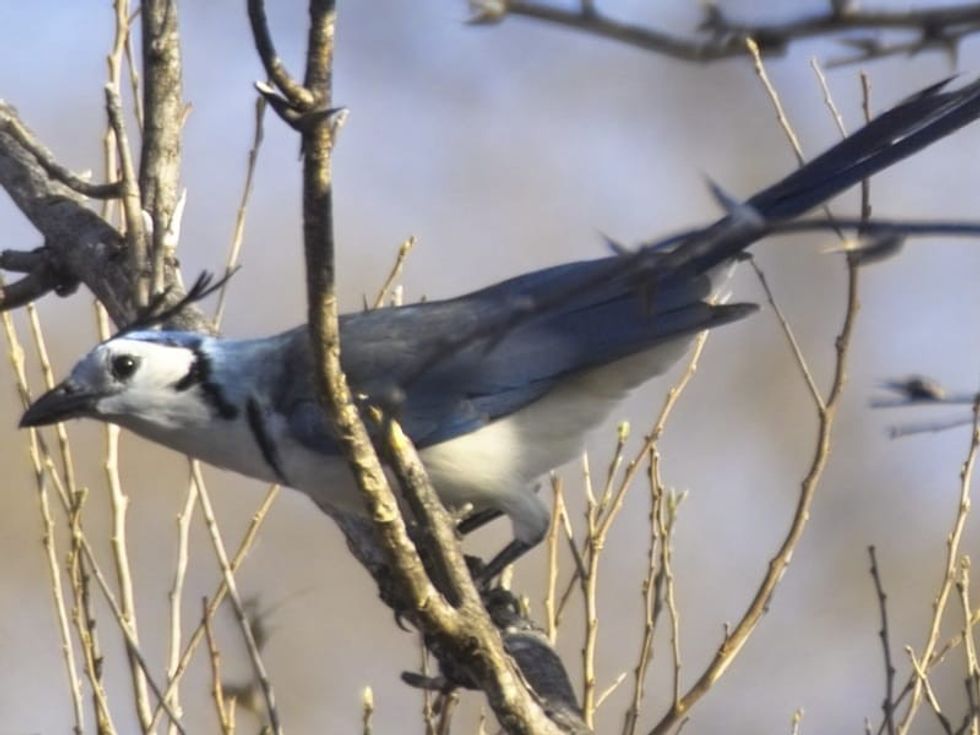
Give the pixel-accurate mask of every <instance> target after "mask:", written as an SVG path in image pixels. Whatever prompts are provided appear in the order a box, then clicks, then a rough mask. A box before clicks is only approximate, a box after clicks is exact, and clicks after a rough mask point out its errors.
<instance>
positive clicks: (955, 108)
mask: <svg viewBox="0 0 980 735" xmlns="http://www.w3.org/2000/svg"><path fill="white" fill-rule="evenodd" d="M948 83H949V80H948V79H947V80H945V81H943V82H940V83H939V84H934V85H933V86H931V87H928V88H927V89H924V90H922V91H921V92H919V93H918V94H915V95H913V96H912V97H910V98H908V99H906V100H905V101H904V102H901V103H899V104H898V105H896V106H895V107H893V108H891V109H890V110H887V111H886V112H884V113H882V114H881V115H879V116H878V117H876V118H875V119H874V120H872V121H871V122H869V123H868V124H867V125H865V126H864V127H863V128H861V129H860V130H858V131H857V132H855V133H854V134H853V135H850V136H848V137H847V138H845V139H844V140H842V141H841V142H840V143H838V144H837V145H835V146H833V147H832V148H830V149H829V150H827V151H825V152H824V153H822V154H821V155H819V156H817V157H816V158H814V159H813V160H812V161H810V162H808V163H806V164H804V165H803V166H801V167H800V168H799V169H798V170H797V171H795V172H793V173H792V174H790V175H789V176H787V177H785V178H784V179H782V180H781V181H779V182H777V183H776V184H774V185H773V186H770V187H769V188H767V189H764V190H763V191H761V192H759V193H758V194H756V195H755V196H753V197H752V198H751V199H749V200H748V202H747V203H748V204H749V205H750V206H752V207H753V208H755V209H756V210H757V211H758V212H759V213H760V214H761V215H762V216H763V217H765V218H766V219H768V220H783V219H789V218H791V217H797V216H799V215H801V214H803V213H805V212H807V211H808V210H810V209H812V208H814V207H816V206H818V205H820V204H822V203H823V202H825V201H827V200H828V199H830V198H831V197H833V196H835V195H837V194H839V193H841V192H843V191H844V190H846V189H848V188H850V187H851V186H854V185H855V184H857V183H858V182H860V181H861V180H862V179H865V178H867V177H869V176H872V175H873V174H876V173H878V172H879V171H882V170H884V169H886V168H888V167H889V166H891V165H892V164H893V163H897V162H898V161H901V160H902V159H903V158H907V157H908V156H911V155H912V154H913V153H916V152H917V151H920V150H922V149H923V148H925V147H926V146H928V145H931V144H932V143H934V142H936V141H937V140H940V139H941V138H944V137H946V136H947V135H949V134H950V133H952V132H954V131H956V130H959V129H960V128H961V127H963V126H964V125H967V124H969V123H970V122H972V121H973V120H975V119H976V118H977V117H978V116H980V79H978V80H976V81H974V82H972V83H971V84H968V85H966V86H965V87H962V88H960V89H956V90H953V91H950V92H943V91H942V90H943V89H944V88H945V87H946V86H947V85H948Z"/></svg>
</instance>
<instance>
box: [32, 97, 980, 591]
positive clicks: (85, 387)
mask: <svg viewBox="0 0 980 735" xmlns="http://www.w3.org/2000/svg"><path fill="white" fill-rule="evenodd" d="M978 115H980V81H976V82H973V83H972V84H969V85H966V86H964V87H962V88H960V89H957V90H952V91H947V90H946V84H945V83H943V84H939V85H935V86H933V87H930V88H928V89H926V90H924V91H922V92H920V93H918V94H916V95H915V96H913V97H911V98H909V99H908V100H906V101H904V102H902V103H901V104H899V105H898V106H896V107H894V108H893V109H891V110H889V111H887V112H885V113H883V114H882V115H880V116H879V117H877V118H876V119H874V120H873V121H871V122H870V123H869V124H868V125H866V126H865V127H864V128H862V129H861V130H858V131H857V132H855V133H854V134H853V135H851V136H849V137H848V138H846V139H845V140H843V141H841V142H840V143H838V144H837V145H835V146H833V147H832V148H830V149H829V150H828V151H826V152H825V153H824V154H822V155H821V156H819V157H817V158H815V159H813V160H812V161H810V162H809V163H807V164H805V165H804V166H802V167H801V168H800V169H798V170H797V171H795V172H794V173H792V174H790V175H789V176H787V177H786V178H784V179H782V180H781V181H779V182H778V183H776V184H774V185H773V186H771V187H769V188H767V189H765V190H763V191H761V192H759V193H758V194H756V195H755V196H753V197H751V198H749V199H748V200H746V201H745V202H742V203H738V202H733V201H732V200H730V198H727V197H724V196H721V195H719V197H718V198H719V200H720V201H722V203H723V204H724V205H725V206H726V209H727V210H728V211H727V213H726V215H725V216H724V217H722V219H720V220H718V221H717V222H715V223H714V224H713V225H711V226H709V227H707V228H705V229H703V230H697V231H692V232H689V233H685V234H684V235H682V236H677V237H674V238H671V239H669V240H666V241H663V242H661V243H658V244H656V245H650V246H642V247H640V248H638V249H637V250H635V251H629V252H626V251H623V252H620V253H618V254H616V255H613V256H611V257H607V258H601V259H598V260H592V261H583V262H576V263H569V264H566V265H560V266H557V267H553V268H548V269H545V270H540V271H536V272H533V273H527V274H525V275H522V276H518V277H516V278H513V279H511V280H508V281H504V282H502V283H498V284H496V285H493V286H490V287H488V288H484V289H482V290H480V291H476V292H474V293H470V294H467V295H465V296H460V297H458V298H455V299H449V300H445V301H430V302H426V303H421V304H415V305H411V306H401V307H394V308H384V309H378V310H375V311H366V312H363V313H356V314H348V315H345V316H342V317H341V320H340V330H341V347H342V363H343V368H344V371H345V372H346V374H347V377H348V380H349V382H350V385H351V386H352V388H353V390H354V392H355V394H356V395H357V396H358V400H359V401H361V403H362V404H366V405H374V406H376V407H381V408H382V410H383V411H384V412H386V413H387V414H388V415H390V416H392V417H393V418H395V419H397V420H398V421H399V422H400V424H401V426H402V428H403V429H404V431H405V432H406V433H407V434H408V436H409V437H410V438H411V439H412V441H413V442H414V443H415V445H416V447H417V448H418V450H419V452H420V456H421V458H422V461H423V462H424V464H425V466H426V469H427V470H428V473H429V475H430V478H431V481H432V484H433V486H434V487H435V489H436V491H437V492H438V493H439V495H440V497H441V498H442V500H443V501H444V502H445V503H447V504H449V505H451V506H465V505H467V504H470V505H472V507H473V508H474V509H476V510H477V511H483V513H482V514H481V515H480V516H479V517H481V518H486V517H488V516H487V514H488V513H489V515H490V516H493V515H500V514H505V515H507V516H508V517H509V518H510V520H511V522H512V524H513V530H514V541H513V542H512V543H511V544H509V545H508V547H507V548H505V549H504V551H503V552H501V554H499V555H498V556H497V557H496V558H495V559H494V560H493V561H491V562H490V564H489V565H488V566H487V567H486V569H485V578H486V579H489V578H492V576H493V575H494V574H496V573H497V572H499V571H500V570H501V569H502V568H503V566H504V565H505V564H506V563H508V562H510V561H512V560H513V559H515V558H516V557H517V556H519V555H520V554H521V553H523V552H524V551H526V550H527V549H529V548H531V547H532V546H534V545H535V544H537V543H538V542H539V541H540V540H541V538H542V537H543V535H544V533H545V531H546V528H547V526H548V510H547V508H546V507H545V505H544V504H543V503H542V501H541V500H540V499H539V498H538V497H537V495H536V493H535V491H534V487H535V485H534V483H535V481H536V480H537V479H538V478H539V477H540V476H541V475H543V474H544V473H546V472H547V471H548V470H550V469H552V468H554V467H556V466H558V465H560V464H562V463H564V462H566V461H568V460H570V459H572V458H573V457H575V456H576V455H577V454H578V453H579V452H580V451H581V449H582V446H583V442H584V438H585V435H586V433H587V432H588V430H589V429H590V428H592V427H594V426H595V425H597V424H598V423H600V422H601V421H602V420H603V419H604V418H605V417H606V416H607V415H608V414H609V412H610V411H611V410H612V408H613V407H614V406H615V405H616V404H617V402H619V401H620V400H621V399H622V398H623V397H624V396H625V395H626V394H627V393H628V392H629V391H630V390H631V389H633V388H635V387H636V386H638V385H640V384H641V383H643V382H645V381H647V380H649V379H650V378H651V377H653V376H655V375H658V374H660V373H663V372H664V371H666V370H667V369H668V368H669V367H670V366H671V365H672V364H673V363H674V362H675V361H677V360H678V359H679V358H680V357H681V356H682V355H683V354H684V352H685V350H686V349H687V347H688V345H689V343H690V342H691V340H692V338H693V337H694V335H696V334H697V333H698V332H700V331H702V330H704V329H708V328H712V327H715V326H719V325H722V324H726V323H728V322H732V321H735V320H738V319H741V318H742V317H745V316H747V315H748V314H749V313H751V312H752V311H753V310H754V309H755V307H754V306H753V305H751V304H725V303H714V301H715V298H714V297H715V296H716V294H717V293H718V288H719V285H720V283H721V282H722V281H723V280H724V278H725V277H726V276H727V273H728V272H729V271H730V264H731V263H732V262H733V260H734V259H735V258H736V257H737V256H738V255H739V254H740V253H741V252H742V251H743V250H744V249H745V248H746V247H748V246H749V245H751V244H752V243H753V242H755V241H756V240H758V239H760V238H761V237H763V236H765V235H767V234H770V233H772V232H774V231H779V229H780V228H781V227H783V226H787V227H788V226H789V224H790V221H791V220H794V219H795V218H797V217H799V216H800V215H802V214H804V213H805V212H807V211H808V210H810V209H812V208H813V207H815V206H817V205H820V204H822V203H823V202H825V201H827V200H828V199H830V198H831V197H833V196H835V195H836V194H838V193H840V192H842V191H844V190H845V189H847V188H848V187H850V186H852V185H854V184H856V183H858V182H859V181H861V180H862V179H864V178H867V177H868V176H871V175H872V174H874V173H876V172H878V171H880V170H882V169H884V168H886V167H888V166H890V165H891V164H893V163H895V162H897V161H899V160H901V159H903V158H905V157H906V156H909V155H911V154H912V153H915V152H916V151H918V150H920V149H922V148H924V147H925V146H927V145H929V144H931V143H933V142H934V141H936V140H939V139H940V138H943V137H944V136H946V135H948V134H949V133H951V132H953V131H954V130H956V129H958V128H960V127H962V126H963V125H966V124H967V123H969V122H971V121H972V120H974V119H975V118H976V117H977V116H978ZM845 224H846V223H845ZM853 226H857V225H856V224H855V225H853ZM886 229H887V228H886ZM926 229H928V228H926ZM866 231H867V230H866ZM883 232H884V234H886V235H887V236H888V237H892V238H894V237H895V235H896V230H895V229H894V228H892V229H890V230H887V231H884V230H883ZM898 234H899V235H901V234H903V233H902V232H901V230H899V232H898ZM197 295H201V294H200V293H198V294H197ZM148 324H149V322H146V323H145V324H139V325H132V326H131V327H128V328H125V329H123V330H122V331H121V332H120V333H119V334H117V335H115V336H114V337H112V338H110V339H108V340H106V341H105V342H102V343H101V344H99V345H97V346H96V347H95V348H93V349H92V350H91V351H90V352H89V353H88V354H87V355H85V356H84V357H83V358H82V359H81V360H80V361H79V362H78V363H77V364H76V365H75V367H74V368H73V369H72V371H71V374H70V375H69V377H68V378H66V379H65V380H64V381H63V382H62V383H61V384H60V385H58V386H57V387H55V388H54V389H52V390H51V391H49V392H48V393H46V394H44V395H43V396H41V397H40V398H38V399H37V401H35V402H34V403H33V404H32V405H31V406H30V407H29V408H28V409H27V411H26V412H25V413H24V415H23V418H22V419H21V422H20V425H21V426H42V425H45V424H51V423H54V422H58V421H64V420H65V419H69V418H75V417H87V418H94V419H98V420H101V421H109V422H113V423H117V424H119V425H121V426H123V427H125V428H127V429H130V430H132V431H134V432H136V433H137V434H140V435H142V436H144V437H146V438H148V439H150V440H152V441H155V442H159V443H160V444H163V445H165V446H168V447H171V448H172V449H175V450H177V451H180V452H183V453H186V454H189V455H191V456H194V457H197V458H199V459H202V460H204V461H205V462H209V463H211V464H213V465H217V466H218V467H224V468H227V469H231V470H235V471H237V472H240V473H242V474H245V475H248V476H251V477H255V478H259V479H261V480H265V481H269V482H280V483H283V484H285V485H289V486H291V487H294V488H296V489H298V490H300V491H302V492H303V493H306V494H307V495H308V496H310V497H311V498H312V499H313V500H314V501H315V502H316V503H318V504H319V505H321V506H322V507H324V508H327V509H329V510H340V511H345V510H346V511H354V512H357V511H361V512H363V511H362V508H363V504H362V500H361V498H360V496H359V493H358V490H357V488H356V486H355V483H354V481H353V478H352V476H351V474H350V471H349V470H348V467H347V465H346V463H345V462H344V460H343V457H341V455H340V453H339V449H338V447H337V444H336V442H335V439H334V436H333V433H332V428H331V426H330V423H329V421H328V419H327V417H326V415H325V414H324V412H323V410H322V409H321V407H320V405H319V403H318V400H317V394H316V390H315V387H314V381H313V369H314V366H313V364H312V357H311V348H310V341H309V340H310V336H309V334H308V331H307V328H306V327H298V328H296V329H293V330H290V331H288V332H284V333H282V334H278V335H275V336H272V337H265V338H261V339H250V340H233V339H223V338H218V337H211V336H207V335H204V334H198V333H190V332H173V331H167V330H162V331H154V330H151V329H147V328H146V326H148ZM469 525H470V526H472V525H476V524H475V522H474V523H470V524H469Z"/></svg>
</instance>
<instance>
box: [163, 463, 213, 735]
mask: <svg viewBox="0 0 980 735" xmlns="http://www.w3.org/2000/svg"><path fill="white" fill-rule="evenodd" d="M196 503H197V483H195V482H194V479H193V477H191V478H190V480H189V482H188V483H187V496H186V498H185V499H184V507H183V508H181V510H180V512H178V513H177V561H176V563H175V564H174V581H173V585H172V586H171V588H170V651H169V654H168V658H167V678H168V679H171V678H173V675H174V672H176V670H177V664H178V663H180V648H181V605H182V603H183V601H184V579H185V577H186V575H187V562H188V559H189V558H190V553H189V547H190V530H191V520H192V519H193V518H194V506H195V505H196ZM209 643H210V641H209ZM169 701H170V706H171V707H173V708H174V712H177V713H178V714H180V712H181V709H180V689H179V688H175V689H174V691H173V694H172V695H171V696H170V699H169ZM222 725H224V722H222Z"/></svg>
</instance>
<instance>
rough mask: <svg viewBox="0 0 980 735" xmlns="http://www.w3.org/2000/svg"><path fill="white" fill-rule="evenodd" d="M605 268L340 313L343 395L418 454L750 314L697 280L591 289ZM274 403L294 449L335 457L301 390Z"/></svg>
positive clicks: (301, 337) (301, 335) (600, 263)
mask: <svg viewBox="0 0 980 735" xmlns="http://www.w3.org/2000/svg"><path fill="white" fill-rule="evenodd" d="M613 261H615V258H605V259H600V260H594V261H583V262H579V263H570V264H566V265H562V266H557V267H555V268H548V269H545V270H542V271H537V272H534V273H529V274H526V275H524V276H520V277H518V278H514V279H511V280H509V281H505V282H503V283H500V284H497V285H495V286H492V287H490V288H487V289H484V290H482V291H478V292H475V293H473V294H470V295H468V296H464V297H462V298H458V299H452V300H448V301H438V302H426V303H421V304H416V305H411V306H405V307H399V308H389V309H380V310H376V311H368V312H363V313H359V314H350V315H346V316H344V317H342V318H341V345H342V360H343V365H344V370H345V372H346V373H347V376H348V379H349V381H350V384H351V387H352V389H353V390H354V391H355V393H357V394H359V395H361V396H365V397H367V399H368V401H370V402H374V403H380V404H382V405H384V406H386V407H389V408H392V410H393V413H394V414H395V417H396V418H397V419H398V420H399V422H400V423H401V425H402V427H403V428H404V429H405V431H406V432H407V433H408V435H409V436H410V437H411V438H412V440H413V441H414V442H415V443H416V445H417V446H419V447H422V448H424V447H426V446H429V445H431V444H434V443H438V442H442V441H446V440H448V439H451V438H453V437H456V436H459V435H461V434H465V433H468V432H470V431H474V430H475V429H477V428H479V427H480V426H483V425H485V424H487V423H489V422H491V421H493V420H495V419H497V418H500V417H503V416H507V415H509V414H511V413H514V412H515V411H518V410H520V409H521V408H523V407H524V406H526V405H528V404H530V403H532V402H533V401H535V400H537V399H538V398H540V397H541V396H543V395H544V394H546V393H547V392H548V391H549V390H551V389H552V388H553V387H555V385H556V384H557V383H558V382H559V381H561V380H562V379H563V378H565V377H568V376H572V375H575V374H577V373H579V372H581V371H582V370H586V369H589V368H591V367H596V366H598V365H603V364H606V363H609V362H613V361H615V360H617V359H620V358H623V357H626V356H628V355H631V354H633V353H635V352H639V351H642V350H646V349H649V348H652V347H654V346H656V345H657V344H659V343H661V342H663V341H665V340H669V339H673V338H678V337H681V336H683V335H688V334H692V333H695V332H698V331H701V330H702V329H706V328H709V327H713V326H716V325H718V324H723V323H726V322H729V321H733V320H734V319H738V318H741V317H742V316H745V315H746V314H747V313H748V312H749V311H751V310H752V309H753V308H754V307H752V306H750V305H744V304H735V305H721V306H715V305H711V304H708V303H705V302H704V301H703V299H704V298H705V297H707V296H708V295H709V294H710V292H711V290H712V284H711V281H710V277H709V276H708V275H701V276H698V277H695V278H686V279H683V280H682V281H680V280H679V282H678V283H672V284H670V285H669V286H663V287H658V289H657V290H656V292H655V293H641V292H638V291H637V290H636V288H635V286H634V285H632V284H631V283H630V282H629V281H628V280H627V279H625V278H620V279H612V280H611V281H609V282H605V283H593V282H594V281H595V277H596V276H597V275H601V273H602V270H603V269H604V268H608V267H609V266H610V265H611V264H613ZM587 282H588V283H592V286H591V287H590V288H583V289H582V292H581V293H578V294H575V295H574V296H572V297H569V298H565V299H563V300H561V303H560V304H559V305H558V306H556V307H555V308H553V309H545V310H543V311H542V313H541V314H532V316H531V318H529V319H528V320H527V321H526V322H524V323H522V324H520V325H519V326H517V327H514V328H507V329H502V330H501V333H499V334H494V333H493V332H492V330H491V332H490V333H487V334H484V335H483V336H482V337H480V338H478V339H475V340H474V341H473V342H472V343H469V344H467V345H465V346H462V347H460V348H459V349H456V350H453V351H450V352H447V353H445V354H442V355H440V356H439V359H437V360H432V356H433V355H434V354H436V355H438V354H439V352H440V350H441V349H442V348H443V347H444V345H445V344H446V339H447V338H452V337H455V336H457V335H460V334H468V333H470V332H471V331H472V330H475V329H478V328H481V327H482V326H484V325H486V324H492V323H494V320H499V319H500V317H501V315H502V314H503V315H506V314H508V313H510V312H511V311H512V310H513V309H515V308H517V309H520V308H524V307H526V306H527V305H528V304H530V305H531V306H532V307H533V306H534V305H535V304H537V303H539V302H541V301H542V300H544V299H547V298H549V297H550V296H552V295H554V294H556V293H563V292H565V291H569V290H571V291H574V289H575V287H576V285H577V284H580V283H587ZM291 334H292V336H291V338H290V339H291V346H290V349H291V350H292V351H293V353H294V356H293V358H292V359H291V360H290V361H289V362H291V363H292V364H293V365H294V368H295V367H297V365H296V363H297V362H302V363H303V369H302V370H299V371H296V370H295V369H294V370H291V371H290V372H291V373H292V374H293V375H296V374H301V375H310V374H312V365H311V363H310V360H311V358H310V354H309V346H308V345H309V343H308V340H307V337H306V333H305V329H303V328H301V329H299V330H296V331H294V332H293V333H291ZM430 363H431V364H430ZM420 368H421V369H422V370H421V372H419V370H420ZM654 372H655V368H654V367H653V366H652V367H651V375H653V374H654ZM275 404H276V405H279V406H282V407H283V408H284V409H285V411H284V413H285V415H286V416H287V418H288V421H289V426H290V430H291V432H292V434H293V436H294V437H295V438H296V439H297V440H298V441H299V442H301V443H302V444H303V445H305V446H307V447H309V448H312V449H315V450H317V451H322V452H329V453H333V452H336V447H335V443H334V441H333V439H332V437H331V432H330V430H329V428H328V425H327V422H326V420H325V417H324V416H323V414H322V411H321V410H320V409H319V406H318V404H317V401H316V397H315V394H314V392H313V390H312V386H311V385H309V384H305V385H296V384H291V385H288V386H285V388H284V390H283V392H282V395H281V396H279V397H278V398H277V399H276V400H275Z"/></svg>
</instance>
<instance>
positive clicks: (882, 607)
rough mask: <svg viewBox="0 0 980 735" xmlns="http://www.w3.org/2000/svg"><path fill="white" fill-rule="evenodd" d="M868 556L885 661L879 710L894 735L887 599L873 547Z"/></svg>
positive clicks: (892, 677)
mask: <svg viewBox="0 0 980 735" xmlns="http://www.w3.org/2000/svg"><path fill="white" fill-rule="evenodd" d="M868 556H869V557H871V579H872V581H873V582H874V585H875V595H876V596H877V598H878V612H879V614H880V616H881V628H880V629H879V630H878V637H879V638H880V639H881V648H882V652H883V655H884V659H885V699H884V701H883V702H882V703H881V709H882V712H883V713H884V715H885V724H886V726H887V728H888V735H895V665H894V664H893V663H892V650H891V643H890V642H889V639H888V608H887V607H886V601H887V599H888V598H887V596H886V595H885V587H884V585H883V584H882V583H881V575H880V574H879V573H878V559H877V557H876V556H875V547H874V546H869V547H868Z"/></svg>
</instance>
